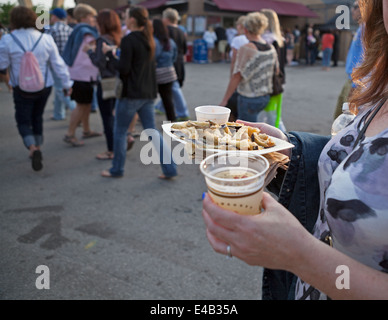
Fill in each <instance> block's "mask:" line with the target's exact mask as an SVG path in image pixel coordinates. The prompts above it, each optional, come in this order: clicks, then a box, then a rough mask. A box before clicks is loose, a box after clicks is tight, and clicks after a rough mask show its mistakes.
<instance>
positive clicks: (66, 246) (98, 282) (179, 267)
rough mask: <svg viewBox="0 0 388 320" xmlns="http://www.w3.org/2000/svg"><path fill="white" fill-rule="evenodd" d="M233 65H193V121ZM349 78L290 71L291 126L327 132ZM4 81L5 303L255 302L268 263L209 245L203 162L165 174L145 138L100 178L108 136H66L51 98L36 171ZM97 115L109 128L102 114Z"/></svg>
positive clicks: (0, 280)
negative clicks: (44, 270) (45, 281)
mask: <svg viewBox="0 0 388 320" xmlns="http://www.w3.org/2000/svg"><path fill="white" fill-rule="evenodd" d="M228 68H229V65H228V64H213V65H195V64H188V65H187V81H186V84H185V87H184V94H185V96H186V98H187V101H188V104H189V106H190V109H191V115H192V118H194V107H196V106H198V105H203V104H218V103H219V102H220V101H221V99H222V96H223V94H224V91H225V88H226V85H227V80H228V74H229V70H228ZM344 80H345V76H344V68H343V67H342V66H340V67H338V68H335V69H332V70H331V71H330V72H323V71H321V69H320V68H319V67H310V68H307V67H292V68H288V69H287V86H286V92H285V95H284V107H283V110H284V113H283V115H284V116H283V119H284V123H285V125H286V127H287V129H288V130H299V131H311V132H316V133H320V134H328V133H329V129H330V125H331V122H332V114H333V110H334V106H335V104H336V99H337V95H338V94H339V92H340V90H341V86H342V84H343V82H344ZM0 87H1V88H2V91H1V92H0V115H1V116H0V145H1V156H0V168H1V169H0V181H1V183H0V219H1V224H0V230H1V231H0V299H42V300H43V299H151V300H152V299H168V300H169V299H171V300H174V299H232V300H233V299H248V300H250V299H260V295H261V290H260V286H261V270H262V269H261V268H260V267H250V266H247V265H246V264H244V263H242V262H240V261H238V260H236V259H232V260H227V259H226V258H225V257H224V256H222V255H218V254H216V253H214V252H213V251H212V249H211V247H210V245H209V244H208V242H207V239H206V236H205V229H204V225H203V221H202V217H201V195H202V193H203V192H204V191H205V190H206V188H205V183H204V180H203V178H202V176H201V175H200V172H199V169H198V165H195V164H192V165H182V166H180V167H179V177H178V178H177V179H176V180H175V181H171V182H167V181H160V180H159V179H157V176H158V175H159V174H160V172H161V170H160V167H159V166H157V165H151V166H145V165H143V164H142V163H141V162H140V159H139V153H140V150H141V148H142V146H144V145H145V142H140V141H139V140H138V141H137V142H136V144H135V146H134V148H133V149H132V150H131V151H130V152H129V153H128V156H127V163H126V172H125V177H124V178H123V179H113V180H112V179H104V178H102V177H100V175H99V174H100V171H101V170H103V169H107V168H109V166H110V163H109V162H101V161H98V160H96V159H95V158H94V156H95V155H96V154H97V153H99V152H101V151H104V150H105V142H104V139H103V138H102V137H101V138H94V139H91V140H86V141H85V142H86V146H85V147H83V148H72V147H69V146H68V145H66V144H65V143H63V142H62V138H63V135H64V134H65V131H66V127H67V121H64V122H54V121H50V120H49V118H50V116H51V111H52V101H51V100H50V101H49V103H48V105H47V109H46V113H45V119H46V121H45V145H44V150H43V152H44V169H43V171H41V172H39V173H36V172H33V171H32V169H31V167H30V163H29V160H28V155H27V152H26V150H25V149H24V147H23V145H22V142H21V139H20V137H19V135H18V133H17V130H16V126H15V120H14V118H13V104H12V98H11V95H10V94H9V93H7V91H6V89H5V86H4V85H3V84H1V85H0ZM157 120H158V123H159V124H160V123H161V122H162V121H163V120H164V117H163V116H158V117H157ZM91 123H92V128H93V129H95V130H100V131H102V125H101V119H100V116H99V115H98V114H92V115H91ZM138 129H139V130H141V128H140V127H139V128H138ZM78 131H79V132H78V134H79V135H81V129H79V130H78ZM39 265H46V266H48V267H49V270H50V289H49V290H38V289H37V288H36V286H35V281H36V279H37V277H38V276H39V274H37V273H36V268H37V267H38V266H39Z"/></svg>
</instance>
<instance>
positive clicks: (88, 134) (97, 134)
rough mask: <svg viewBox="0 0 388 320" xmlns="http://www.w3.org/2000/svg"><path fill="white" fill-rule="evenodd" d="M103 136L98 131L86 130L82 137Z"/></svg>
mask: <svg viewBox="0 0 388 320" xmlns="http://www.w3.org/2000/svg"><path fill="white" fill-rule="evenodd" d="M101 136H102V133H98V132H94V131H88V132H85V131H84V134H83V136H82V138H83V139H89V138H94V137H101Z"/></svg>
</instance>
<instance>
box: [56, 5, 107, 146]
mask: <svg viewBox="0 0 388 320" xmlns="http://www.w3.org/2000/svg"><path fill="white" fill-rule="evenodd" d="M96 16H97V12H96V10H95V9H94V8H92V7H91V6H89V5H87V4H83V3H81V4H79V5H77V6H76V7H75V9H74V17H75V19H76V20H77V21H78V22H79V23H78V24H77V26H76V27H75V28H74V29H73V32H72V33H71V35H70V37H69V40H68V41H67V43H66V47H65V50H64V52H63V58H64V60H65V62H66V64H67V65H68V66H69V71H70V76H71V79H72V80H74V85H73V92H72V95H71V97H72V99H73V100H75V101H76V103H77V106H76V108H75V109H74V110H73V112H72V113H71V117H70V123H69V127H68V131H67V134H66V135H65V137H64V139H63V140H64V141H65V142H66V143H68V144H70V145H71V146H73V147H80V146H83V145H84V142H83V141H79V140H78V139H77V138H76V136H75V132H76V129H77V127H78V125H79V123H80V122H82V127H83V138H84V139H85V138H92V137H96V136H101V134H100V133H97V132H93V131H91V129H90V126H89V115H90V111H91V106H92V101H93V91H94V88H93V86H94V83H95V82H96V81H97V77H98V68H97V67H96V66H94V65H93V63H92V62H91V60H90V58H89V56H88V55H87V53H86V52H85V51H84V50H83V48H84V47H85V45H87V44H90V43H95V41H96V39H97V38H98V32H97V29H96Z"/></svg>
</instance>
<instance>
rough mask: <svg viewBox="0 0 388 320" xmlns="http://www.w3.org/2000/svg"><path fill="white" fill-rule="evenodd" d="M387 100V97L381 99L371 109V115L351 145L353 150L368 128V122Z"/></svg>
mask: <svg viewBox="0 0 388 320" xmlns="http://www.w3.org/2000/svg"><path fill="white" fill-rule="evenodd" d="M386 101H387V99H383V101H382V102H381V103H380V104H379V106H378V107H377V108H376V109H375V110H374V111H373V113H372V115H371V116H370V117H369V119H368V121H367V122H366V123H365V125H364V126H363V127H362V129H361V131H360V133H359V134H358V137H357V139H356V142H355V143H354V145H353V150H354V149H355V148H356V147H357V145H358V144H359V142H360V140H361V139H363V138H364V137H365V132H366V130H367V129H368V127H369V125H370V123H371V122H372V120H373V119H374V117H375V116H376V114H377V113H378V112H379V111H380V109H381V108H382V107H383V105H384V104H385V102H386Z"/></svg>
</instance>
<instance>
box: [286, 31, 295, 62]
mask: <svg viewBox="0 0 388 320" xmlns="http://www.w3.org/2000/svg"><path fill="white" fill-rule="evenodd" d="M285 42H286V43H285V45H286V50H287V59H286V64H287V65H291V63H292V59H293V56H294V48H295V43H294V35H293V34H292V32H291V30H290V29H286V33H285Z"/></svg>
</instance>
